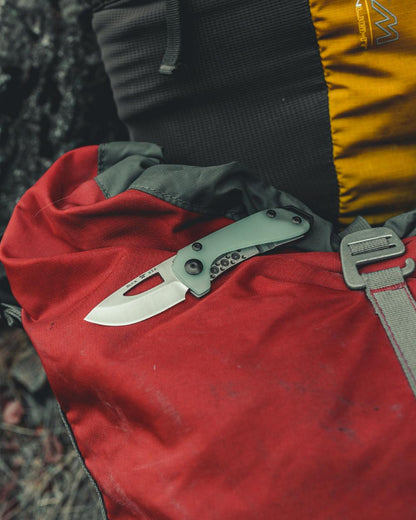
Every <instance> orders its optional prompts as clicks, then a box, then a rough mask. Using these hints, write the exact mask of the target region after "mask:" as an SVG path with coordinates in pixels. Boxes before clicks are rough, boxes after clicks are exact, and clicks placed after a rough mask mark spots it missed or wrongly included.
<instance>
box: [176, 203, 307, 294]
mask: <svg viewBox="0 0 416 520" xmlns="http://www.w3.org/2000/svg"><path fill="white" fill-rule="evenodd" d="M309 229H310V223H309V222H308V220H306V219H305V218H304V217H303V216H301V215H299V214H298V213H296V212H294V211H291V210H288V209H282V208H273V209H268V210H265V211H259V212H258V213H254V214H253V215H250V216H249V217H246V218H244V219H241V220H239V221H237V222H235V223H233V224H230V225H229V226H226V227H224V228H222V229H220V230H218V231H215V232H214V233H211V234H210V235H207V236H205V237H204V238H202V239H200V240H198V241H197V242H194V243H193V244H190V245H188V246H186V247H184V248H183V249H180V250H179V251H178V253H177V255H176V257H175V259H174V262H173V265H172V269H173V272H174V273H175V275H176V276H177V278H178V280H179V281H181V282H182V283H184V284H185V285H186V286H187V287H189V289H190V291H191V292H192V294H193V295H194V296H197V297H198V298H200V297H201V296H204V295H205V294H207V293H208V292H209V290H210V287H211V278H213V275H212V268H211V266H212V264H213V263H214V262H215V261H216V260H217V259H218V258H220V257H224V255H226V254H227V253H233V252H237V251H238V250H244V249H246V248H250V247H254V246H262V245H270V247H266V248H265V249H263V251H262V252H264V251H265V250H268V249H274V248H275V247H277V246H279V245H282V244H286V243H289V242H293V241H295V240H298V239H300V238H302V237H303V236H304V235H306V233H307V232H308V231H309ZM258 252H259V250H257V252H256V254H258ZM250 256H253V255H252V254H251V255H250Z"/></svg>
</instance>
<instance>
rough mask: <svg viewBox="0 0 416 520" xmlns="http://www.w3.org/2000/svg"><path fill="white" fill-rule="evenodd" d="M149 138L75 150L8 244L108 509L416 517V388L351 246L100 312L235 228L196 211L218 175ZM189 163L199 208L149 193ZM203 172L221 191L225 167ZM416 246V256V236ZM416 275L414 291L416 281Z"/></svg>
mask: <svg viewBox="0 0 416 520" xmlns="http://www.w3.org/2000/svg"><path fill="white" fill-rule="evenodd" d="M129 146H130V147H132V146H139V145H129ZM140 146H142V148H140V150H141V151H140V153H139V152H137V150H136V152H134V153H130V152H129V150H130V149H131V148H129V147H128V146H127V145H125V147H124V148H123V146H122V145H120V146H119V148H118V149H117V150H118V152H117V153H118V155H117V154H114V153H113V152H114V150H113V149H112V148H111V146H107V148H106V147H105V146H104V147H102V148H100V149H99V148H98V147H87V148H83V149H79V150H75V151H73V152H70V153H68V154H66V155H65V156H63V157H62V158H60V159H59V160H58V161H57V162H56V163H55V164H54V165H53V166H52V167H51V168H50V169H49V171H48V172H47V173H46V174H45V175H44V176H43V177H42V178H41V179H40V180H39V181H38V183H37V184H36V185H35V186H33V187H32V188H31V189H30V190H28V192H27V193H26V194H25V195H24V196H23V197H22V199H21V200H20V202H19V203H18V205H17V207H16V210H15V212H14V215H13V217H12V219H11V221H10V224H9V226H8V229H7V230H6V234H5V236H4V239H3V240H2V243H1V255H0V260H1V261H2V262H3V263H4V265H5V268H6V271H7V275H8V278H9V280H10V283H11V287H12V290H13V292H14V295H15V296H16V298H17V300H18V301H19V303H20V304H21V305H22V308H23V323H24V327H25V330H26V331H27V333H28V334H29V336H30V338H31V340H32V341H33V344H34V345H35V347H36V349H37V351H38V353H39V356H40V358H41V360H42V363H43V365H44V367H45V369H46V372H47V375H48V378H49V381H50V383H51V386H52V388H53V390H54V392H55V394H56V396H57V398H58V400H59V403H60V405H61V407H62V409H63V411H64V413H65V415H66V418H67V420H68V422H69V424H70V427H71V429H72V431H73V433H74V436H75V439H76V442H77V445H78V447H79V450H80V453H81V455H82V457H83V459H84V462H85V465H86V467H87V469H88V471H89V472H90V473H91V475H92V477H93V478H94V480H95V481H96V483H97V485H98V488H99V490H100V492H101V494H102V497H103V501H104V504H105V509H106V513H107V515H108V518H110V519H112V520H127V519H129V520H130V519H155V520H156V519H157V520H166V519H175V520H187V519H195V520H214V519H221V520H231V519H233V520H234V519H235V520H237V519H238V520H242V519H245V520H246V519H250V520H251V519H253V520H254V519H255V520H260V519H264V520H271V519H278V518H279V519H280V518H282V519H291V520H292V519H293V520H294V519H305V518H308V519H319V520H321V519H328V520H329V519H357V520H361V519H363V518H366V519H377V520H380V519H386V520H387V519H389V520H390V519H391V520H393V519H394V520H396V519H399V518H400V519H401V520H406V519H408V520H411V519H414V518H416V449H415V444H416V434H415V430H416V403H415V400H414V396H413V394H412V392H411V389H410V388H409V386H408V384H407V382H406V378H405V376H404V375H403V372H402V369H401V367H400V363H399V362H398V361H397V358H396V356H395V354H394V351H393V349H392V347H391V345H390V342H389V340H388V338H387V336H386V334H385V331H384V329H383V327H382V326H381V324H380V322H379V320H378V318H377V316H376V315H375V313H374V311H373V309H372V307H371V305H370V304H369V302H368V300H367V299H366V297H365V294H364V293H363V292H361V291H358V292H356V291H351V290H349V289H348V288H347V287H346V285H345V283H344V279H343V276H342V273H341V264H340V260H339V255H338V254H337V253H336V252H301V251H299V250H296V249H294V248H293V247H292V248H291V249H283V250H280V251H276V252H274V254H268V255H263V256H258V257H254V258H252V259H250V260H247V261H246V262H243V263H242V264H240V265H239V266H237V267H236V268H235V269H233V270H231V271H229V272H227V273H226V274H224V275H223V276H221V277H219V278H218V279H217V280H216V281H215V282H214V284H213V287H212V290H211V292H210V293H209V294H208V295H207V296H205V297H203V298H201V299H197V298H194V297H193V296H192V295H187V297H186V301H185V302H183V303H181V304H178V305H176V306H175V307H173V308H171V309H169V310H167V311H165V312H163V313H161V314H159V315H157V316H155V317H153V318H151V319H149V320H146V321H143V322H141V323H137V324H134V325H129V326H125V327H103V326H99V325H95V324H92V323H88V322H86V321H85V320H84V317H85V316H86V315H87V314H88V313H89V311H90V310H91V309H92V308H93V307H94V306H96V305H97V304H98V303H99V302H100V301H102V300H103V299H104V298H105V297H106V296H108V295H109V294H110V293H112V292H113V291H115V290H116V289H118V288H119V287H121V286H122V285H124V284H125V283H126V282H128V281H129V280H131V279H133V278H134V277H135V276H137V275H138V274H140V273H142V272H144V271H147V270H148V269H149V268H151V267H152V266H154V265H157V264H159V263H160V262H162V261H163V260H165V259H167V258H169V257H170V256H172V255H173V254H174V253H175V252H176V251H177V250H178V249H179V248H181V247H184V246H185V245H187V244H189V243H190V242H192V241H194V240H196V239H198V238H201V237H202V236H204V235H206V234H208V233H210V232H212V231H214V230H216V229H219V228H220V227H222V226H225V225H227V224H229V223H230V222H232V221H231V220H230V219H228V218H225V217H224V216H220V217H214V216H213V215H211V216H210V217H209V216H208V215H207V211H202V210H201V211H200V212H199V211H196V210H195V207H201V208H202V206H203V201H204V197H203V189H202V187H203V186H205V184H204V182H205V183H206V184H209V182H210V181H206V180H205V181H204V179H208V178H209V177H204V178H203V175H202V174H201V172H202V170H203V169H198V168H191V167H175V166H172V165H163V164H160V163H161V156H160V151H158V149H157V147H152V145H140ZM138 149H139V148H138ZM116 155H117V157H116V159H114V157H115V156H116ZM187 168H188V170H189V171H190V172H191V173H192V175H193V178H194V181H195V182H194V183H193V184H192V185H190V184H188V191H191V192H194V193H196V194H197V193H198V190H200V191H201V193H202V195H201V198H200V199H198V196H199V195H198V196H196V198H197V199H198V201H199V202H195V200H196V199H195V200H194V203H195V204H194V206H193V207H192V208H191V206H192V205H191V204H188V202H187V200H185V199H180V197H177V196H173V194H171V193H168V192H167V191H166V185H164V184H163V182H164V181H163V182H161V183H160V185H159V189H158V190H155V189H154V187H152V186H149V185H146V182H147V181H146V178H145V177H144V176H145V175H148V177H147V179H152V178H157V175H159V176H160V177H159V178H161V179H170V181H172V179H174V180H173V181H172V183H173V184H175V183H176V182H177V183H180V179H181V175H182V173H183V172H184V171H185V170H186V169H187ZM229 168H231V170H232V172H233V174H232V175H237V170H238V168H237V167H236V166H232V165H231V166H230V167H229ZM188 170H186V171H188ZM205 170H209V172H205V173H207V175H208V174H212V178H213V179H215V189H216V191H217V193H218V197H220V198H221V197H223V199H222V200H224V197H225V195H224V190H225V188H224V185H223V184H221V183H220V182H219V179H220V178H221V175H220V173H221V172H220V173H218V172H219V170H218V168H217V169H215V168H211V169H205ZM205 170H204V171H205ZM152 171H153V172H154V176H153V174H152ZM227 171H229V169H228V170H227ZM143 172H144V173H143ZM97 173H98V174H99V175H98V177H97ZM217 174H218V175H217ZM216 175H217V176H216ZM139 181H140V183H141V185H140V188H139V187H138V182H139ZM170 181H169V182H170ZM213 182H214V181H213ZM243 184H244V183H243ZM116 185H117V186H116ZM146 191H147V192H146ZM116 192H118V193H116ZM234 196H235V190H234V191H233V192H232V193H231V192H229V193H228V192H227V197H229V199H228V200H232V199H233V197H234ZM259 200H260V199H259ZM187 205H188V207H187ZM198 205H199V206H198ZM205 209H206V208H205ZM218 214H219V215H220V214H221V213H220V212H218ZM405 243H406V247H407V255H409V256H413V257H415V256H416V239H415V238H409V239H407V240H406V241H405ZM390 264H391V265H393V264H394V265H396V264H397V261H396V262H394V261H392V262H390V263H389V262H387V263H386V265H390ZM408 285H409V287H410V290H411V291H412V292H413V294H415V293H416V280H415V278H414V277H410V278H409V279H408Z"/></svg>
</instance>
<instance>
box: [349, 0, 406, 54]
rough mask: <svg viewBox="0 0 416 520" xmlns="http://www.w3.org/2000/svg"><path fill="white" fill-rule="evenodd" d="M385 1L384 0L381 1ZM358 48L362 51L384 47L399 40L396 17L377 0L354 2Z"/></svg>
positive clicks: (358, 0) (357, 0)
mask: <svg viewBox="0 0 416 520" xmlns="http://www.w3.org/2000/svg"><path fill="white" fill-rule="evenodd" d="M383 1H385V0H383ZM355 11H356V14H357V21H358V30H359V32H360V46H361V48H363V49H368V48H370V47H375V46H380V45H386V44H387V43H392V42H395V41H397V40H398V39H399V33H398V31H397V28H396V26H397V16H396V15H395V14H393V13H392V12H391V11H389V10H388V9H387V8H386V7H384V6H383V5H381V3H380V2H379V1H377V0H356V2H355Z"/></svg>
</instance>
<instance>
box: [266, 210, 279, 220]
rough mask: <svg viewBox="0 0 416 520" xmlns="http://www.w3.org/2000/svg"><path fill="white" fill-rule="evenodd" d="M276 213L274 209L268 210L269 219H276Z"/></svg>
mask: <svg viewBox="0 0 416 520" xmlns="http://www.w3.org/2000/svg"><path fill="white" fill-rule="evenodd" d="M276 214H277V213H276V212H275V210H274V209H268V210H267V211H266V215H267V216H268V217H269V218H275V217H276Z"/></svg>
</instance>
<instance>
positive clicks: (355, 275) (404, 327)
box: [340, 228, 416, 397]
mask: <svg viewBox="0 0 416 520" xmlns="http://www.w3.org/2000/svg"><path fill="white" fill-rule="evenodd" d="M340 252H341V261H342V266H343V273H344V278H345V282H346V284H347V285H348V287H350V289H365V293H366V295H367V298H368V299H369V301H370V302H371V304H372V305H373V308H374V311H375V312H376V314H377V315H378V317H379V319H380V322H381V323H382V325H383V327H384V330H385V331H386V334H387V336H388V338H389V340H390V343H391V344H392V346H393V349H394V351H395V353H396V355H397V357H398V359H399V361H400V364H401V366H402V368H403V371H404V373H405V374H406V377H407V380H408V382H409V385H410V387H411V389H412V391H413V393H414V395H415V397H416V301H415V300H414V298H413V296H412V294H411V293H410V290H409V287H408V285H407V284H406V282H405V279H404V278H405V276H408V275H409V274H411V273H412V272H413V270H414V269H415V262H414V261H413V259H410V258H408V259H406V265H405V267H404V268H401V267H393V268H389V269H382V270H379V271H375V272H371V273H365V274H360V273H359V272H358V269H357V267H358V266H360V265H366V264H370V263H373V262H377V261H382V260H385V259H387V258H394V257H398V256H401V255H403V254H404V252H405V248H404V244H403V243H402V242H401V240H400V239H399V237H398V236H397V235H396V234H395V233H394V232H393V231H392V230H390V229H387V228H376V229H367V230H361V231H357V232H354V233H351V234H349V235H346V236H345V237H344V238H343V239H342V242H341V248H340Z"/></svg>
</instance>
